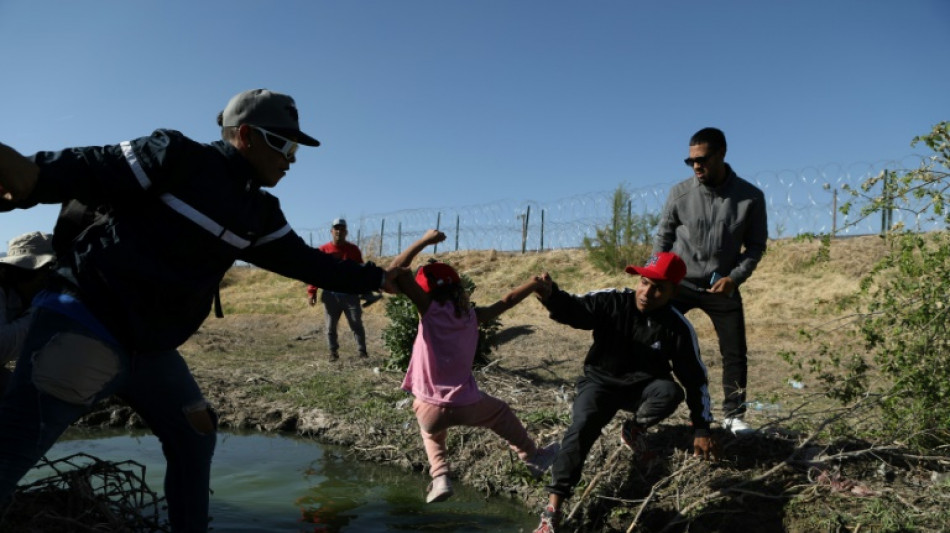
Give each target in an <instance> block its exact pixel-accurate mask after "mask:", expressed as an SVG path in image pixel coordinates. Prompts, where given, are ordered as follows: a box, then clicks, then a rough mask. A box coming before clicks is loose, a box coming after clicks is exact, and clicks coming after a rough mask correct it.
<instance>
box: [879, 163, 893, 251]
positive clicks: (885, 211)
mask: <svg viewBox="0 0 950 533" xmlns="http://www.w3.org/2000/svg"><path fill="white" fill-rule="evenodd" d="M890 177H891V173H890V172H888V171H887V170H885V171H884V180H883V181H882V182H881V183H882V187H883V190H881V197H882V198H883V199H884V205H883V206H881V235H884V234H885V233H887V232H888V230H890V229H891V223H892V219H891V215H892V214H893V213H892V212H891V195H890V192H889V189H888V183H889V182H890Z"/></svg>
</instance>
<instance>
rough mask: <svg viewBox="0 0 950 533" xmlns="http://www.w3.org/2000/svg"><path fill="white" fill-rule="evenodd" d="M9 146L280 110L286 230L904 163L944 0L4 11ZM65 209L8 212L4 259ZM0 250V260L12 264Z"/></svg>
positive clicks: (920, 124) (938, 115)
mask: <svg viewBox="0 0 950 533" xmlns="http://www.w3.org/2000/svg"><path fill="white" fill-rule="evenodd" d="M0 50H2V53H0V76H2V78H0V79H2V83H0V109H2V111H0V141H2V142H4V143H6V144H9V145H11V146H13V147H14V148H16V149H18V150H20V151H21V152H23V153H27V154H32V153H34V152H36V151H38V150H57V149H61V148H64V147H69V146H84V145H97V144H114V143H117V142H119V141H123V140H126V139H130V138H134V137H139V136H143V135H147V134H149V133H150V132H151V131H152V130H154V129H155V128H159V127H165V128H173V129H177V130H180V131H182V132H184V133H185V134H187V135H189V136H191V137H192V138H194V139H197V140H201V141H212V140H215V139H217V138H218V137H219V131H218V128H217V126H216V124H215V116H216V114H217V113H218V111H220V110H221V109H222V108H223V107H224V105H225V103H226V102H227V100H228V99H229V98H230V97H231V96H232V95H233V94H235V93H237V92H239V91H242V90H245V89H250V88H258V87H266V88H269V89H273V90H276V91H280V92H286V93H289V94H291V95H292V96H294V98H295V99H296V100H297V105H298V107H299V109H300V114H301V125H302V128H303V130H304V131H306V132H308V133H310V134H311V135H313V136H315V137H316V138H318V139H320V140H321V141H322V142H323V146H321V147H320V148H316V149H306V148H304V149H302V150H301V152H300V154H299V157H298V163H297V164H296V165H295V166H294V167H293V168H292V169H291V172H290V173H289V174H288V176H287V177H286V178H285V179H284V181H283V182H282V183H281V184H280V185H279V186H277V187H276V188H275V189H274V191H273V192H274V193H275V194H276V195H277V196H278V197H279V198H281V202H282V205H283V207H284V210H285V212H286V214H287V216H288V219H289V220H290V222H291V224H292V225H293V226H294V227H297V228H320V227H324V226H325V225H329V222H330V220H331V219H332V218H334V217H336V216H348V217H351V218H358V217H359V215H361V214H374V213H383V212H388V211H395V210H400V209H413V208H431V207H442V206H465V205H477V204H485V203H490V202H493V201H497V200H502V199H524V200H531V201H538V202H548V201H552V200H557V199H559V198H565V197H570V196H574V195H579V194H584V193H589V192H593V191H610V190H613V189H615V188H616V187H617V186H618V185H620V184H622V183H623V184H627V185H629V186H631V187H641V186H646V185H653V184H661V183H670V182H673V181H675V180H678V179H682V178H684V177H686V176H688V175H689V170H688V169H687V168H686V167H685V166H684V165H683V163H682V159H683V158H684V157H686V155H687V151H688V148H687V144H688V139H689V136H690V135H691V134H692V133H693V132H695V131H696V130H698V129H699V128H702V127H704V126H717V127H720V128H722V129H723V130H724V131H725V132H726V135H727V138H728V140H729V153H728V156H727V161H728V162H730V163H732V165H733V167H734V168H735V169H736V170H737V171H738V172H739V174H740V175H752V174H755V173H758V172H763V171H775V172H777V171H782V170H785V169H793V170H794V169H802V168H807V167H815V166H822V165H827V164H832V163H837V164H842V165H849V164H853V163H856V162H874V161H880V160H890V159H897V158H901V157H903V156H905V155H907V154H910V153H912V152H913V150H912V149H911V148H910V146H909V143H910V140H911V139H912V138H913V137H914V136H915V135H918V134H922V133H926V132H927V131H929V130H930V128H931V126H932V125H933V124H935V123H936V122H938V121H941V120H948V119H950V92H948V88H950V69H948V68H947V66H946V61H947V54H948V52H950V1H947V0H903V1H898V0H894V1H884V0H879V1H874V0H835V1H828V0H806V1H795V2H785V1H782V2H778V1H774V2H772V1H761V0H756V1H752V0H749V1H722V2H710V1H704V2H696V1H675V2H658V1H647V0H643V1H634V0H629V1H586V2H582V1H572V2H564V1H550V0H545V1H540V0H536V1H529V0H523V1H515V0H510V1H508V0H505V1H502V0H477V1H476V0H471V1H451V0H438V1H436V0H427V1H416V0H405V1H393V0H382V1H364V0H353V1H342V0H341V1H332V2H330V1H317V0H307V1H280V2H278V1H266V2H265V1H257V0H255V1H250V0H226V1H219V0H201V1H184V0H169V1H166V2H137V1H131V2H130V1H114V0H95V1H85V2H76V1H65V0H63V1H59V2H54V1H46V0H0ZM55 214H56V210H55V209H54V208H49V207H47V208H42V209H33V210H30V211H15V212H11V213H0V242H2V244H0V247H4V246H5V243H6V241H8V240H9V239H10V238H11V237H13V236H15V235H18V234H20V233H23V232H26V231H30V230H34V229H39V230H46V231H49V230H51V229H52V226H53V222H54V218H55ZM4 249H5V248H4Z"/></svg>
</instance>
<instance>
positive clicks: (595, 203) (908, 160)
mask: <svg viewBox="0 0 950 533" xmlns="http://www.w3.org/2000/svg"><path fill="white" fill-rule="evenodd" d="M923 162H924V156H921V155H908V156H905V157H904V158H902V159H900V160H892V161H881V162H878V163H854V164H850V165H839V164H829V165H825V166H823V167H811V168H806V169H800V170H796V171H790V170H784V171H778V172H760V173H758V174H755V175H751V176H743V177H744V178H745V179H747V180H748V181H750V182H752V183H754V184H755V185H757V186H758V187H759V188H760V189H761V190H762V192H763V193H764V194H765V198H766V203H767V205H768V218H769V236H770V237H771V238H773V239H774V238H783V237H793V236H796V235H801V234H806V233H813V234H819V233H834V234H836V235H863V234H874V233H878V232H880V231H881V229H882V224H888V225H889V224H896V223H902V224H903V225H904V226H905V227H907V228H910V229H914V230H917V231H930V230H934V229H942V228H943V227H944V225H943V222H942V221H941V220H939V219H935V218H934V217H926V216H919V215H913V214H909V213H910V212H909V211H903V210H898V211H895V212H892V213H889V214H887V216H886V217H885V218H884V219H883V220H882V218H880V217H878V218H871V217H868V218H864V219H859V218H858V216H857V213H858V212H859V209H860V207H861V204H860V200H856V199H854V198H852V197H851V196H850V195H849V194H848V193H845V192H844V189H845V186H846V185H847V186H849V187H851V188H854V189H858V188H860V186H861V184H862V183H864V182H865V181H866V180H868V179H869V178H871V177H874V176H878V175H880V174H881V173H882V172H884V171H898V172H899V171H901V170H909V169H914V168H918V167H919V166H920V165H921V164H922V163H923ZM674 184H675V182H669V183H663V184H657V185H652V186H649V187H640V188H633V187H630V186H629V185H628V184H618V185H622V186H623V187H624V188H625V189H626V191H627V192H628V193H629V194H630V205H629V212H631V213H635V214H639V215H647V214H656V213H659V212H660V211H662V209H663V204H664V202H665V201H666V195H667V193H668V192H669V189H670V187H672V186H673V185H674ZM877 189H878V192H877V193H875V191H874V190H871V191H869V192H868V194H870V195H874V194H880V189H881V187H880V186H877ZM615 190H616V189H614V190H609V191H600V192H591V193H585V194H581V195H577V196H571V197H567V198H562V199H559V200H555V201H552V202H544V203H542V202H534V201H531V200H500V201H497V202H491V203H488V204H481V205H469V206H460V207H443V208H431V209H404V210H400V211H391V212H388V213H377V214H369V215H362V216H359V217H357V218H356V219H354V218H352V217H350V218H349V220H350V238H351V240H355V242H356V243H357V244H358V245H359V246H360V248H361V249H362V250H363V252H364V256H381V255H383V256H386V255H395V254H397V253H399V252H400V251H401V250H402V249H403V248H404V247H405V246H408V245H409V244H411V243H412V242H413V241H415V240H416V239H418V238H419V237H420V236H422V234H423V233H424V232H425V231H426V230H427V229H429V228H438V229H440V230H442V231H444V232H445V233H446V235H447V236H448V239H447V240H446V241H445V242H443V243H441V244H439V245H438V247H436V249H435V250H436V251H439V250H441V251H452V250H488V249H495V250H499V251H523V250H532V251H533V250H548V249H556V248H576V247H579V246H581V244H582V242H583V239H584V238H585V237H594V236H595V231H596V228H598V227H603V226H606V225H608V224H610V221H611V218H612V216H613V212H612V211H613V196H614V193H615ZM849 200H850V201H856V202H857V203H856V204H855V205H854V207H853V208H852V209H851V211H850V213H851V214H850V215H849V216H844V215H842V214H841V213H840V212H839V209H838V208H839V206H840V205H841V204H842V203H843V202H845V201H849ZM308 232H310V234H311V239H312V234H313V233H316V234H317V235H320V236H321V237H322V236H323V235H325V233H326V229H325V228H320V229H308V228H303V229H301V230H300V233H301V235H303V236H304V237H305V238H306V237H307V233H308Z"/></svg>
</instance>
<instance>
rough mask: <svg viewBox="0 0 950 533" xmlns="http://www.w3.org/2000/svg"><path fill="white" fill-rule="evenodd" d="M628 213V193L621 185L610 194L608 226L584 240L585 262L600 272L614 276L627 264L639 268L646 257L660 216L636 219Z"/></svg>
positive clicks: (650, 215)
mask: <svg viewBox="0 0 950 533" xmlns="http://www.w3.org/2000/svg"><path fill="white" fill-rule="evenodd" d="M630 210H631V202H630V193H629V192H627V190H626V189H625V188H624V187H623V186H622V185H621V186H620V187H617V190H616V191H615V192H614V198H613V206H612V214H613V216H612V218H611V223H610V224H608V225H606V226H604V227H600V228H596V229H595V233H596V236H595V237H594V238H590V237H584V241H583V245H584V249H586V250H587V257H588V259H589V260H590V262H591V263H592V264H593V265H594V266H595V267H597V268H598V269H600V270H602V271H603V272H607V273H614V272H617V270H618V269H622V268H623V267H625V266H627V265H630V264H643V263H644V262H645V261H646V259H647V257H649V255H650V252H651V250H652V245H651V243H652V239H653V233H654V231H655V229H656V225H657V224H658V223H659V221H660V215H658V214H656V213H647V214H645V215H638V214H633V213H631V212H630Z"/></svg>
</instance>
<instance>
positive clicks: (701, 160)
mask: <svg viewBox="0 0 950 533" xmlns="http://www.w3.org/2000/svg"><path fill="white" fill-rule="evenodd" d="M714 155H716V152H713V153H711V154H706V155H702V156H699V157H687V158H686V159H684V160H683V162H684V163H686V166H688V167H690V168H693V165H695V164H696V163H699V164H700V166H706V162H707V161H709V160H710V159H711V158H712V157H713V156H714Z"/></svg>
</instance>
